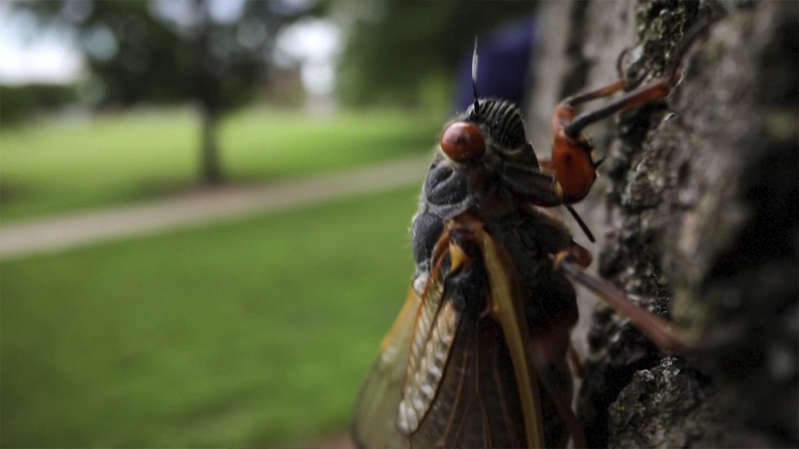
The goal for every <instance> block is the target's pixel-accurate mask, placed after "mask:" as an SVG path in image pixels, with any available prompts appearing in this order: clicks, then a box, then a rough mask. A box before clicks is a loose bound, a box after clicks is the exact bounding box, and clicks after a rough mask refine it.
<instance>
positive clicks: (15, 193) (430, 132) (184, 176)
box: [0, 109, 440, 220]
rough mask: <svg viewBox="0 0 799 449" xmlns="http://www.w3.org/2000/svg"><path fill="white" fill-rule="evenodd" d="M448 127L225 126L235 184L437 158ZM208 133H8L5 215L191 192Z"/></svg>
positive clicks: (269, 119)
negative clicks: (436, 145)
mask: <svg viewBox="0 0 799 449" xmlns="http://www.w3.org/2000/svg"><path fill="white" fill-rule="evenodd" d="M439 126H440V120H437V119H435V118H430V117H426V116H425V115H424V114H422V115H419V114H415V115H414V114H409V113H407V112H404V113H403V112H398V111H392V110H372V111H360V112H343V113H339V114H335V115H331V116H326V117H323V116H308V115H305V114H303V113H301V112H298V111H295V112H291V111H284V110H280V111H277V110H269V109H246V110H243V111H241V112H238V113H236V114H233V115H231V116H229V117H228V118H227V119H226V120H225V121H224V122H223V123H222V126H221V128H220V132H219V138H220V148H221V154H222V158H223V167H224V172H225V173H226V175H227V176H228V179H229V180H230V181H233V182H254V181H269V180H274V179H278V178H284V177H288V176H296V175H303V174H308V173H312V172H319V171H325V170H337V169H344V168H347V167H351V166H355V165H359V164H366V163H369V162H377V161H381V160H386V159H390V158H394V157H401V156H403V155H408V154H413V153H416V154H422V153H424V152H427V151H429V149H430V147H431V145H432V143H433V142H434V141H435V136H436V133H437V132H438V130H439ZM198 139H199V128H198V122H197V120H196V116H195V115H194V114H193V111H192V110H190V109H171V110H151V111H146V110H143V111H138V112H129V113H124V114H107V115H104V116H100V117H96V118H93V119H91V120H84V121H81V120H77V119H72V120H59V121H51V122H46V121H39V122H33V123H31V124H29V125H27V126H25V127H23V128H18V129H10V130H3V131H0V161H2V162H0V216H2V218H3V220H13V219H17V218H22V217H31V216H38V215H44V214H49V213H56V212H64V211H68V210H78V209H88V208H96V207H102V206H108V205H115V204H120V203H126V202H130V201H135V200H140V199H146V198H153V197H157V196H159V195H163V194H165V193H169V192H176V191H181V190H186V189H190V188H192V187H193V186H195V185H196V183H197V171H198V165H199V162H198V150H197V146H198Z"/></svg>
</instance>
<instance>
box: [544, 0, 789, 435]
mask: <svg viewBox="0 0 799 449" xmlns="http://www.w3.org/2000/svg"><path fill="white" fill-rule="evenodd" d="M797 10H799V8H796V4H795V3H793V2H761V3H756V2H752V3H750V2H723V3H721V2H719V3H716V2H709V1H705V2H700V3H678V2H673V1H650V2H640V1H635V0H624V1H619V2H606V1H591V2H587V3H586V2H576V3H571V2H563V3H554V2H552V3H546V4H544V5H543V7H542V8H541V10H540V14H539V19H540V21H539V24H540V31H541V35H540V37H539V39H538V41H539V42H540V47H539V48H538V49H536V51H535V52H534V56H533V58H534V60H533V64H534V68H533V71H534V73H535V74H536V78H535V79H534V81H533V82H534V88H533V96H532V98H533V104H532V105H531V109H530V111H529V114H528V116H529V117H530V123H529V129H530V131H531V132H530V134H531V140H532V142H533V144H534V145H535V146H536V149H537V151H538V153H539V155H541V156H543V155H544V154H545V153H547V152H548V151H549V148H550V145H551V141H550V140H549V139H550V131H549V129H548V125H549V118H550V114H551V111H552V107H553V106H554V104H555V103H556V102H557V101H558V99H559V98H562V97H564V96H566V95H568V94H572V93H574V90H575V89H579V88H580V86H575V85H574V84H575V83H580V84H583V83H584V84H585V86H582V87H593V86H599V85H602V84H607V83H609V82H611V81H613V80H614V79H615V78H616V77H617V74H616V73H617V72H616V60H617V57H618V56H619V54H620V53H621V52H622V51H623V50H624V49H625V48H627V47H629V48H630V50H629V51H628V53H627V57H626V58H625V59H624V61H623V64H622V66H623V70H624V71H625V73H626V75H627V76H628V77H629V78H630V79H636V78H637V77H639V76H641V75H643V74H645V73H648V74H649V76H650V77H655V76H659V75H661V74H662V73H663V71H664V67H666V66H667V65H668V64H669V62H671V61H670V58H671V56H672V55H673V54H674V50H675V48H676V47H677V46H678V45H679V42H680V41H681V39H682V38H683V32H684V31H685V30H687V29H688V28H690V26H691V25H692V24H694V23H696V22H697V21H698V20H700V19H701V18H702V17H703V16H706V15H708V14H712V15H714V16H718V17H719V20H718V21H717V22H715V23H714V25H713V26H712V27H711V29H710V32H709V34H708V36H707V38H705V39H700V40H699V41H697V42H696V43H695V45H694V46H693V48H692V51H690V52H689V53H688V55H687V56H686V58H685V60H684V71H683V73H684V76H683V80H682V82H681V83H680V84H679V85H678V86H677V87H676V88H675V89H674V91H673V93H672V94H671V96H670V97H669V98H668V99H667V100H666V101H661V102H658V103H657V104H654V105H650V106H647V107H644V108H642V109H640V110H637V111H630V112H628V113H625V114H622V116H621V117H617V118H614V119H609V120H606V121H605V122H604V123H602V124H597V125H595V126H591V127H589V128H588V131H587V134H588V135H589V136H591V137H593V142H594V144H595V146H596V150H597V152H598V153H599V154H600V155H606V156H607V160H606V162H604V164H603V165H602V167H601V170H600V172H601V178H600V181H599V182H598V183H597V185H596V186H595V188H594V191H593V193H592V194H591V195H590V196H589V197H588V199H587V200H586V201H584V202H583V203H581V204H580V205H579V207H578V210H579V211H580V213H581V214H582V215H583V216H584V218H586V219H587V221H589V223H590V226H591V227H592V228H593V229H594V231H595V233H596V234H598V237H599V240H600V241H599V242H598V244H597V245H595V246H593V248H594V253H595V255H597V256H598V257H597V259H598V263H596V264H595V267H594V269H598V272H599V273H600V275H602V276H603V277H605V278H608V279H610V280H612V281H614V282H615V283H616V284H617V285H618V286H620V287H622V288H623V289H624V290H625V291H627V292H629V293H631V294H632V295H633V296H634V298H640V303H641V305H642V306H644V307H647V308H649V309H650V310H652V311H654V312H656V313H658V314H661V315H663V316H667V317H670V318H671V319H672V320H674V321H676V322H677V323H678V324H679V325H680V326H681V327H683V328H685V329H687V330H688V331H690V332H691V333H692V334H693V335H695V336H697V337H700V338H701V336H702V335H709V334H715V335H719V334H727V335H740V337H739V338H733V339H731V341H730V342H728V343H727V344H725V345H724V346H723V347H722V348H717V349H714V350H712V351H707V352H706V353H704V354H701V355H694V356H690V357H688V358H686V357H668V356H665V355H664V354H662V353H660V352H659V351H658V350H657V348H656V347H654V346H653V345H652V344H651V343H650V342H649V341H648V340H647V339H646V338H645V337H643V336H642V335H641V334H640V333H639V332H638V331H637V330H635V329H634V328H633V327H632V326H631V325H630V324H629V323H628V322H627V321H626V320H625V319H623V318H621V317H618V316H617V315H615V314H613V313H611V312H610V311H609V310H608V309H607V307H605V306H604V305H597V306H596V307H594V306H592V305H591V306H589V307H588V309H587V310H589V312H588V313H585V311H586V309H585V306H584V305H583V306H582V309H583V311H584V313H583V317H581V320H582V321H581V322H582V323H584V324H583V326H582V329H583V334H582V335H579V332H578V335H576V338H578V339H579V341H578V342H577V345H578V347H582V348H583V349H584V351H583V353H584V354H586V375H585V378H584V380H583V382H582V385H581V388H580V391H579V394H578V416H579V418H580V420H581V421H582V422H583V425H584V427H585V428H586V434H587V437H588V439H589V442H590V443H591V445H592V446H593V447H606V446H607V447H663V448H666V447H669V448H670V447H720V446H726V447H796V446H799V431H798V430H797V426H798V425H799V424H798V423H799V421H798V419H799V417H798V416H797V407H798V406H799V397H798V396H797V394H799V392H798V391H797V382H798V381H799V370H798V369H797V363H798V361H799V354H798V352H799V351H798V348H797V341H798V340H799V335H798V334H799V307H798V301H797V298H798V297H799V289H798V288H797V274H798V273H799V269H798V268H799V267H798V266H797V245H798V242H799V238H798V236H797V228H799V222H798V220H797V203H798V202H799V196H798V195H797V184H798V183H799V175H798V174H797V167H798V166H799V158H798V157H797V141H798V140H797V139H798V138H799V136H798V135H797V125H798V124H799V121H798V117H797V107H798V105H799V98H798V97H797V85H798V84H797V83H798V82H799V74H798V73H797V67H799V61H797V55H799V49H797V44H798V43H799V36H797V30H799V19H798V18H797ZM599 104H602V103H601V101H600V102H599ZM589 107H591V106H589ZM588 246H589V247H592V246H591V245H588ZM581 295H583V296H588V297H589V298H591V296H590V295H585V294H584V293H581ZM582 299H583V298H581V302H583V304H585V302H584V301H582ZM588 302H589V303H590V304H594V303H596V302H597V301H596V300H595V299H588ZM591 309H594V310H593V312H590V310H591ZM586 333H587V344H586V343H585V339H586ZM706 341H707V338H706Z"/></svg>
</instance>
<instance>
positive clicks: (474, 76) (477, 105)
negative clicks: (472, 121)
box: [472, 36, 480, 113]
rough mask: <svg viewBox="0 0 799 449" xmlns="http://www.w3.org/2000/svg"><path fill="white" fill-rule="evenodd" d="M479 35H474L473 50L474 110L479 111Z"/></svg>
mask: <svg viewBox="0 0 799 449" xmlns="http://www.w3.org/2000/svg"><path fill="white" fill-rule="evenodd" d="M477 59H478V58H477V36H475V37H474V51H473V52H472V93H473V94H474V112H475V113H477V112H479V109H480V104H479V102H478V101H477V98H478V95H477Z"/></svg>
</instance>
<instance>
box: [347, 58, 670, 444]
mask: <svg viewBox="0 0 799 449" xmlns="http://www.w3.org/2000/svg"><path fill="white" fill-rule="evenodd" d="M475 59H476V58H475ZM676 73H677V68H676V66H675V67H674V69H673V70H672V71H671V72H670V73H669V75H668V76H667V77H666V78H663V79H659V80H655V81H654V82H652V83H650V84H649V85H646V86H644V87H642V88H639V89H637V90H635V91H633V92H630V93H628V94H627V95H625V96H624V97H623V98H621V99H620V100H618V101H616V102H613V103H611V104H609V105H607V106H605V107H604V108H601V109H598V110H596V111H592V112H587V113H583V114H580V115H575V114H574V112H573V108H574V107H575V106H577V105H579V104H580V103H583V102H586V101H589V100H593V99H596V98H600V97H603V96H606V95H610V94H612V93H614V92H617V91H619V90H621V89H623V88H624V87H626V83H625V82H624V81H623V80H620V81H617V82H615V83H613V84H611V85H609V86H607V87H604V88H602V89H598V90H595V91H591V92H588V93H585V94H582V95H577V96H574V97H570V98H568V99H566V100H564V101H563V102H562V103H561V104H560V105H559V106H558V107H557V108H556V110H555V114H554V117H553V121H552V127H553V133H554V142H553V157H552V160H551V161H541V162H539V161H538V160H537V158H536V155H535V153H534V151H533V148H532V147H531V145H530V144H529V143H527V138H526V135H525V131H524V125H523V121H522V117H521V114H520V111H519V110H518V108H517V107H516V106H515V105H513V104H512V103H510V102H507V101H503V100H500V99H493V98H481V99H478V98H477V96H476V95H475V101H474V104H473V105H472V106H470V107H469V108H468V109H467V110H466V111H465V112H464V113H462V114H461V115H459V116H458V117H456V118H455V119H454V120H453V121H451V122H450V123H449V124H447V125H446V126H445V127H444V130H443V132H442V134H441V139H440V142H439V145H438V148H437V149H436V151H435V155H434V157H433V160H432V162H431V165H430V169H429V172H428V174H427V177H426V179H425V182H424V186H423V188H422V194H421V198H420V201H419V207H418V210H417V212H416V214H415V215H414V217H413V222H412V226H411V239H412V247H413V256H414V261H415V265H416V268H415V273H414V275H413V280H412V282H411V288H410V289H409V290H410V291H409V294H408V299H407V301H406V303H405V305H404V307H403V309H402V311H401V312H400V314H399V316H398V317H397V319H396V321H395V323H394V325H393V327H392V329H391V330H390V331H389V333H388V335H386V337H385V338H384V340H383V344H382V353H381V355H380V358H379V359H378V360H377V362H376V363H375V365H374V367H373V368H372V372H371V374H370V375H369V377H368V378H367V380H366V382H365V384H364V386H363V388H362V390H361V393H360V397H359V399H358V402H357V404H356V409H355V415H354V417H353V423H352V436H353V440H354V442H355V443H356V445H357V446H359V447H366V448H385V447H388V448H410V447H413V448H428V447H459V448H467V447H563V446H565V444H566V442H567V439H568V437H569V435H571V436H572V437H573V438H574V439H575V446H577V447H581V446H582V445H583V444H584V439H583V438H582V434H581V430H580V429H579V426H578V425H577V423H576V419H575V418H574V415H573V413H572V412H571V410H570V408H569V403H570V400H571V395H572V380H571V375H570V373H569V368H568V364H567V361H566V359H567V353H568V349H569V334H570V332H571V329H572V327H573V326H574V324H575V323H576V321H577V306H576V301H575V292H574V288H573V286H572V283H571V282H577V283H580V284H582V285H584V286H586V287H588V288H590V289H592V290H593V291H595V292H596V293H598V295H599V296H600V297H602V298H603V299H605V300H606V301H608V303H609V304H610V305H611V306H613V307H614V308H616V309H617V310H619V311H621V312H622V313H624V314H626V315H627V316H628V317H629V318H630V319H631V321H632V322H633V323H634V324H636V325H638V326H639V327H640V328H641V329H642V330H643V331H644V332H645V333H646V334H647V335H648V336H649V337H650V338H651V339H652V340H653V341H654V342H655V343H657V344H658V345H660V346H661V347H663V348H679V347H683V346H684V342H683V340H682V339H681V338H680V337H679V336H677V335H676V334H675V332H674V331H673V330H672V329H671V328H670V327H669V325H668V323H666V322H664V321H662V320H660V319H659V318H658V317H656V316H654V315H652V314H650V313H649V312H647V311H645V310H643V309H639V308H637V307H636V306H635V305H634V304H633V303H631V302H630V301H629V300H628V299H627V298H626V296H625V295H624V294H623V293H622V292H620V291H619V290H617V289H616V288H615V287H613V286H612V285H611V284H609V283H607V282H605V281H602V280H600V279H596V278H592V277H590V276H588V275H586V274H585V273H583V272H582V270H581V268H582V267H585V266H587V265H588V264H589V263H590V261H591V256H590V254H589V253H588V251H587V250H585V249H584V248H582V247H580V246H579V245H577V244H576V243H575V242H574V240H573V239H572V237H571V233H570V232H569V230H568V228H567V227H566V226H565V225H564V224H563V223H562V222H561V221H560V219H559V218H558V217H556V216H555V215H553V214H552V213H551V212H550V210H549V209H547V207H553V206H559V205H564V206H567V208H568V207H569V206H568V205H569V204H570V203H573V202H576V201H579V200H580V199H582V198H583V197H584V196H585V195H586V194H587V193H588V191H589V189H590V187H591V185H592V183H593V182H594V180H595V178H596V174H595V168H596V166H597V165H598V164H597V163H595V162H594V161H593V159H592V157H591V147H590V146H589V145H588V144H587V142H586V141H585V139H584V138H583V137H582V134H581V131H582V129H583V128H584V127H585V126H587V125H589V124H590V123H593V122H595V121H597V120H601V119H603V118H605V117H608V116H610V115H612V114H614V113H616V112H618V111H621V110H625V109H630V108H634V107H637V106H640V105H641V104H644V103H646V102H648V101H651V100H653V99H656V98H660V97H662V96H664V95H666V94H667V93H668V91H669V89H670V88H671V86H672V84H673V83H674V81H675V79H676ZM569 211H570V212H572V214H573V215H574V216H575V218H576V219H578V222H579V223H580V225H581V226H582V227H583V229H584V230H587V228H586V227H585V225H584V224H583V223H582V221H580V220H579V217H578V216H577V215H576V214H575V213H574V212H573V210H571V209H570V208H569ZM589 238H590V234H589ZM570 281H571V282H570Z"/></svg>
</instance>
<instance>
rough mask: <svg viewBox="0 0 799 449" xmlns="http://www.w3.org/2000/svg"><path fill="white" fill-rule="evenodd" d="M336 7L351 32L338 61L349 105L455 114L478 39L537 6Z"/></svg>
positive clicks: (394, 0)
mask: <svg viewBox="0 0 799 449" xmlns="http://www.w3.org/2000/svg"><path fill="white" fill-rule="evenodd" d="M337 5H338V7H339V8H338V10H337V12H338V16H339V17H340V20H341V21H342V22H345V23H346V29H347V30H349V39H348V41H347V45H346V47H345V48H344V51H343V53H342V55H341V57H340V59H339V69H338V74H337V75H338V76H337V92H336V93H337V94H338V99H339V100H340V101H341V102H343V103H344V104H349V105H364V104H372V103H376V102H377V103H388V104H400V105H404V106H415V107H427V108H434V109H435V108H437V109H438V110H439V111H441V112H443V113H445V114H446V115H449V114H451V113H452V110H451V106H452V98H453V96H454V92H453V91H454V89H453V80H454V79H455V74H456V72H457V71H458V70H459V69H461V68H462V67H463V66H464V63H466V64H467V65H468V63H469V62H470V57H471V48H472V43H473V42H474V39H475V36H479V37H481V38H485V37H486V35H487V34H488V32H489V31H490V30H493V29H496V28H497V26H498V25H501V24H504V23H507V22H509V21H519V20H527V21H530V19H531V18H532V16H533V14H534V12H535V7H536V5H535V3H534V2H498V3H489V2H471V1H454V2H407V1H402V0H386V1H382V2H369V3H368V4H366V5H364V4H363V3H362V2H357V1H346V0H343V1H340V2H339V3H337ZM530 25H531V26H530V27H529V30H528V31H529V33H530V36H531V40H532V34H533V29H532V23H531V21H530ZM524 65H525V66H526V65H527V61H525V62H524ZM442 109H443V110H442Z"/></svg>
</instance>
